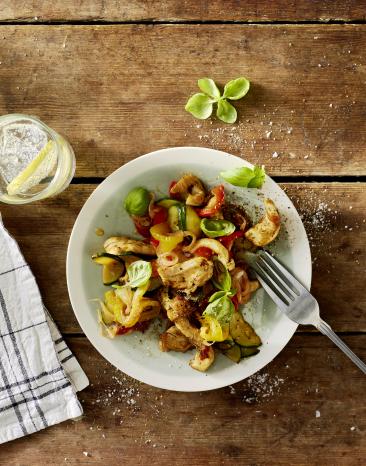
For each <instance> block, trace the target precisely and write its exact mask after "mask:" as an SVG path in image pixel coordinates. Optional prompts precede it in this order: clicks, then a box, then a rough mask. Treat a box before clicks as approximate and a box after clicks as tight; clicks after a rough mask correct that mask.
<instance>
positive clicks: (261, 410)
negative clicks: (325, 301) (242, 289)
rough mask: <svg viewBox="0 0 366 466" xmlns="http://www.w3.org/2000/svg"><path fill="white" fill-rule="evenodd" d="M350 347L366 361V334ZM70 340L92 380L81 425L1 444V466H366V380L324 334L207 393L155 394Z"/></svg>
mask: <svg viewBox="0 0 366 466" xmlns="http://www.w3.org/2000/svg"><path fill="white" fill-rule="evenodd" d="M345 340H346V342H347V343H348V344H349V345H350V346H351V347H352V348H353V349H354V350H355V351H357V352H358V354H359V355H360V356H361V357H363V358H364V359H365V357H366V351H365V347H366V336H365V335H363V336H358V337H347V338H345ZM69 343H70V344H71V345H70V346H71V349H72V350H73V351H74V352H75V354H76V356H77V357H78V359H79V361H80V363H81V365H82V366H83V367H84V368H85V370H86V372H87V375H88V377H89V379H90V382H91V385H90V387H88V388H87V389H86V390H84V391H83V392H81V393H80V395H79V397H80V399H81V401H82V404H83V407H84V411H85V414H84V417H83V419H82V420H80V421H77V422H71V421H68V422H66V423H62V424H60V425H58V426H55V427H51V428H48V429H46V430H44V431H42V432H39V433H36V434H33V435H32V436H30V437H27V438H23V439H20V440H16V441H14V442H11V443H9V444H5V445H1V446H0V462H1V461H2V464H6V465H7V466H15V465H16V466H19V465H24V466H25V465H26V466H30V465H39V464H50V465H60V464H99V465H100V464H106V465H111V466H114V465H120V464H124V465H146V464H151V465H159V466H160V465H166V466H170V465H173V464H174V465H177V466H185V465H187V464H192V465H195V466H206V465H211V466H216V465H232V464H237V465H258V466H263V465H273V464H276V465H289V464H291V465H292V466H296V465H305V464H306V465H309V466H315V465H319V460H320V458H321V464H323V465H325V466H334V465H337V466H362V465H363V464H364V459H365V457H366V435H365V430H366V409H365V403H364V394H365V389H364V376H363V375H362V373H361V372H360V371H359V370H358V369H357V368H356V367H355V366H353V365H352V363H351V362H349V361H348V360H347V359H346V357H345V356H344V355H343V354H342V353H341V352H340V351H339V350H338V349H337V348H336V347H334V346H333V345H332V343H331V342H330V341H328V340H327V339H326V338H325V337H323V336H321V335H318V336H315V335H314V336H311V335H307V336H300V335H297V336H295V337H294V338H293V339H292V340H291V342H290V343H289V345H288V346H287V347H286V348H285V349H284V350H283V351H282V352H281V354H280V355H279V356H278V357H277V358H276V359H275V360H274V361H273V362H272V363H271V364H270V365H269V366H267V367H266V368H265V369H264V370H262V371H261V372H260V373H259V374H258V375H256V376H254V377H252V378H251V379H249V381H248V380H247V381H244V382H239V383H237V384H235V385H233V386H232V387H228V388H224V389H220V390H215V391H211V392H205V393H178V392H167V391H164V390H158V389H154V388H152V387H149V386H147V385H144V384H141V383H139V382H136V381H133V380H131V379H129V378H128V377H127V376H124V375H123V373H122V372H119V371H117V370H116V369H114V368H113V367H112V366H111V365H110V364H108V363H107V362H106V361H105V360H104V359H102V357H101V356H100V355H99V354H98V353H97V352H96V351H95V350H94V349H93V348H92V346H91V345H90V343H88V341H87V340H86V339H85V338H72V339H70V340H69ZM317 411H318V415H319V417H316V412H317ZM83 452H85V453H87V455H88V456H85V454H84V453H83ZM40 458H41V459H42V463H40Z"/></svg>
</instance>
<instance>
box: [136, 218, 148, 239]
mask: <svg viewBox="0 0 366 466" xmlns="http://www.w3.org/2000/svg"><path fill="white" fill-rule="evenodd" d="M132 220H133V223H134V224H135V228H136V231H137V233H139V234H140V235H141V236H143V237H144V238H150V227H151V219H150V217H149V216H147V215H144V216H138V215H134V216H132Z"/></svg>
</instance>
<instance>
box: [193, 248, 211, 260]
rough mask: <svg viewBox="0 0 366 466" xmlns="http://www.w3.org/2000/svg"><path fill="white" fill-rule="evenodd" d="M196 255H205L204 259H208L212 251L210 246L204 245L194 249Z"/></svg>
mask: <svg viewBox="0 0 366 466" xmlns="http://www.w3.org/2000/svg"><path fill="white" fill-rule="evenodd" d="M194 254H195V255H196V256H201V257H205V258H206V259H210V258H211V257H212V255H213V251H212V250H211V249H210V248H206V247H205V246H201V247H200V248H197V249H196V250H195V251H194Z"/></svg>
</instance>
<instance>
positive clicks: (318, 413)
mask: <svg viewBox="0 0 366 466" xmlns="http://www.w3.org/2000/svg"><path fill="white" fill-rule="evenodd" d="M315 417H320V411H319V410H318V409H317V410H316V411H315Z"/></svg>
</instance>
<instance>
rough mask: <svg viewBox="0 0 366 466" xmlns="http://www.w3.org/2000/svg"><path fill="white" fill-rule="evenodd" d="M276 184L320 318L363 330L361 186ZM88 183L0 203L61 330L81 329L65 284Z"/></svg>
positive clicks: (365, 214) (365, 233)
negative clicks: (293, 224) (302, 251)
mask: <svg viewBox="0 0 366 466" xmlns="http://www.w3.org/2000/svg"><path fill="white" fill-rule="evenodd" d="M282 186H283V187H284V188H285V189H286V191H287V194H288V195H289V196H290V198H291V199H293V200H294V202H295V205H296V206H297V208H298V209H299V211H300V213H301V214H302V216H303V221H304V224H305V227H306V229H307V232H308V235H309V239H310V244H311V248H312V254H313V261H314V275H313V288H312V289H313V292H314V294H315V296H316V298H317V299H318V300H319V303H320V307H321V313H322V316H323V318H324V319H325V320H327V321H328V322H329V323H330V324H331V325H332V326H333V327H334V329H335V330H337V331H366V299H365V294H364V293H363V292H362V290H363V289H364V288H365V276H366V275H365V264H366V252H365V247H364V246H365V243H366V223H365V218H366V198H365V190H366V184H361V183H327V184H315V183H304V184H297V185H296V184H291V183H289V184H284V185H282ZM94 188H95V186H93V185H71V186H70V188H69V189H67V190H66V191H65V192H64V193H62V194H61V195H60V196H58V197H56V198H54V199H48V200H44V201H42V202H40V203H35V204H33V205H32V204H30V205H28V206H20V207H16V206H2V207H1V213H2V216H3V219H4V222H5V225H6V227H7V228H8V229H9V230H10V232H11V233H12V234H13V235H14V237H15V238H16V239H17V240H18V241H19V244H20V247H21V249H22V251H23V253H24V255H25V257H26V259H27V261H28V262H29V264H30V266H31V267H32V270H33V272H34V274H35V276H36V278H37V280H38V283H39V286H40V289H41V292H42V295H43V297H44V301H45V304H46V306H47V307H48V309H49V310H50V312H51V314H52V315H53V316H54V318H55V319H56V322H57V324H58V325H59V327H60V329H61V330H62V331H63V332H66V333H73V332H80V327H79V326H78V324H77V322H76V319H75V316H74V313H73V311H72V309H71V306H70V303H69V300H68V294H67V288H66V278H65V259H66V249H67V243H68V239H69V235H70V231H71V228H72V226H73V223H74V221H75V218H76V216H77V214H78V212H79V210H80V208H81V207H82V205H83V203H84V202H85V200H86V199H87V197H88V196H89V195H90V194H91V192H92V191H93V189H94ZM100 226H101V225H96V227H100ZM91 234H94V232H91ZM301 330H302V331H303V330H304V329H301Z"/></svg>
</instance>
